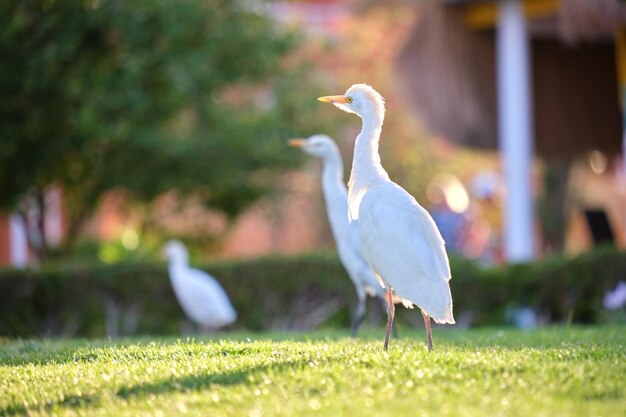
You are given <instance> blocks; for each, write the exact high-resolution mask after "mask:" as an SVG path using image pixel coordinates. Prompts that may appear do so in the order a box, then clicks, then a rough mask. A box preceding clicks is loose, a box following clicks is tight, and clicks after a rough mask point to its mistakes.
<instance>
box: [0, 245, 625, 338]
mask: <svg viewBox="0 0 626 417" xmlns="http://www.w3.org/2000/svg"><path fill="white" fill-rule="evenodd" d="M451 263H452V276H453V278H452V281H451V285H452V295H453V298H454V310H455V316H456V317H457V320H458V321H465V322H469V323H471V324H473V325H482V324H502V323H504V322H506V317H505V316H506V315H505V312H506V310H507V309H508V308H510V307H515V306H530V307H532V308H534V309H535V310H537V311H539V312H540V314H541V315H542V316H544V317H546V318H548V319H549V320H550V321H552V322H565V321H568V320H572V321H575V322H581V323H593V322H598V321H600V320H601V318H602V316H603V311H602V297H603V295H604V293H605V292H606V291H607V290H609V289H611V288H613V287H614V286H615V284H616V283H617V281H618V280H619V279H625V278H626V253H624V252H619V251H615V250H614V249H603V250H596V251H593V252H589V253H586V254H583V255H580V256H577V257H574V258H564V257H554V258H548V259H545V260H542V261H539V262H535V263H530V264H516V265H510V266H507V267H502V268H497V269H483V268H481V267H479V266H478V265H477V264H476V263H475V262H472V261H469V260H467V259H461V258H453V259H452V260H451ZM201 267H202V268H203V269H205V270H207V271H209V272H210V273H211V274H213V275H214V276H215V277H217V278H218V280H219V281H220V283H221V284H222V285H223V287H224V288H225V290H226V291H227V292H228V294H229V295H230V297H231V299H232V301H233V304H234V305H235V308H236V309H237V311H238V313H239V319H238V321H237V323H236V325H235V327H238V328H245V329H251V330H263V329H269V328H283V329H284V328H298V327H299V326H302V323H303V322H306V320H304V319H306V315H307V314H308V312H309V311H310V310H311V309H313V308H316V306H319V305H322V304H324V303H327V304H328V305H329V306H330V307H329V311H330V312H331V313H332V314H330V313H329V314H330V317H329V318H328V319H327V320H326V322H325V325H328V326H348V325H349V322H350V316H351V312H352V308H353V307H354V302H355V301H354V299H355V295H354V289H353V287H352V284H351V282H350V281H349V279H348V278H347V276H346V274H345V272H344V270H343V268H342V266H341V264H340V263H339V260H338V258H337V257H335V256H331V255H307V256H299V257H280V258H278V257H272V258H262V259H257V260H247V261H237V262H215V263H211V264H206V265H202V266H201ZM329 300H331V301H333V303H329ZM372 303H375V301H372ZM372 303H371V304H370V306H371V305H372ZM403 310H404V309H401V308H399V309H398V312H399V316H398V317H399V320H400V321H401V322H409V323H419V320H421V318H419V315H418V314H415V312H411V311H410V310H409V311H403ZM107 317H108V319H107ZM418 319H419V320H418ZM183 320H184V317H183V314H182V311H181V310H180V308H179V307H178V304H177V303H176V299H175V298H174V294H173V292H172V289H171V287H170V283H169V280H168V276H167V268H166V266H165V265H164V264H156V263H123V264H117V265H96V266H94V265H49V266H46V267H44V268H43V269H41V270H34V269H28V270H14V269H3V270H0V335H3V336H10V337H31V336H41V335H62V336H76V335H80V336H103V335H106V334H111V333H114V334H120V335H122V334H129V333H139V334H167V333H176V332H179V331H180V325H181V322H182V321H183ZM112 326H113V327H112Z"/></svg>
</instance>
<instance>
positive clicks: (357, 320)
mask: <svg viewBox="0 0 626 417" xmlns="http://www.w3.org/2000/svg"><path fill="white" fill-rule="evenodd" d="M365 296H366V295H365V293H363V294H362V295H361V294H360V293H359V294H358V304H357V306H356V312H355V313H354V321H353V322H352V337H356V336H357V334H358V333H359V327H361V323H363V319H364V318H365V301H366V299H365Z"/></svg>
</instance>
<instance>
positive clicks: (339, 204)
mask: <svg viewBox="0 0 626 417" xmlns="http://www.w3.org/2000/svg"><path fill="white" fill-rule="evenodd" d="M323 164H324V165H323V169H322V191H323V193H324V200H325V203H326V211H327V213H328V221H329V223H330V228H331V230H332V232H333V236H334V237H335V240H337V239H338V237H339V236H342V234H343V233H344V230H345V229H347V228H348V222H347V221H346V216H347V213H348V192H347V189H346V185H345V183H344V182H343V161H342V160H341V156H340V155H336V156H335V157H334V158H328V159H326V160H324V161H323Z"/></svg>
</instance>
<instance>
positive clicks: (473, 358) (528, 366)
mask: <svg viewBox="0 0 626 417" xmlns="http://www.w3.org/2000/svg"><path fill="white" fill-rule="evenodd" d="M624 330H625V329H624V327H595V328H558V327H555V328H549V329H543V330H538V331H532V332H522V331H514V330H506V331H502V330H498V329H483V330H478V331H476V330H470V331H459V330H455V331H443V330H440V329H435V350H434V351H433V352H430V353H429V352H427V351H426V349H425V346H424V341H423V340H424V335H423V332H422V331H420V332H417V333H416V332H411V333H409V334H406V333H405V336H404V337H403V338H402V339H400V340H393V341H392V344H391V346H390V349H389V352H388V353H387V352H383V350H382V342H381V340H380V334H376V335H368V337H366V338H365V339H363V338H360V339H349V338H347V337H346V336H347V335H346V334H345V333H343V334H337V333H335V334H332V335H330V336H331V337H328V336H329V335H327V334H323V333H313V334H310V333H305V334H301V335H293V334H292V335H290V336H289V337H288V338H287V340H283V339H284V338H285V337H284V335H280V334H279V335H275V334H249V333H248V334H243V333H242V334H228V335H226V334H222V335H218V336H216V337H215V338H214V339H205V338H202V339H192V340H186V341H180V340H173V339H169V340H168V339H166V340H162V339H156V340H154V339H153V340H147V339H143V340H136V339H130V340H122V341H114V342H111V341H90V342H87V341H80V340H69V341H68V340H64V341H41V342H32V341H15V342H8V343H5V344H4V345H2V346H0V390H1V391H2V393H3V395H2V396H0V414H2V415H26V414H27V415H57V416H74V415H115V416H136V415H148V414H150V415H167V416H178V415H185V416H188V415H191V416H206V415H207V414H210V415H211V416H216V417H219V416H233V415H242V416H255V415H263V416H266V415H271V416H305V417H306V416H320V415H324V416H347V415H353V416H363V415H375V416H380V417H387V416H390V417H391V416H394V417H395V416H410V415H416V414H419V415H423V416H442V417H446V416H450V417H452V416H510V417H523V416H528V417H530V416H533V417H534V416H553V417H559V416H567V417H579V416H580V417H582V416H585V417H586V416H592V415H593V416H620V415H624V414H625V413H626V387H625V386H624V383H623V382H624V381H623V375H624V374H625V373H626V360H625V359H626V357H625V356H624V348H625V347H626V332H625V331H624ZM379 333H380V332H379ZM372 337H375V338H374V339H372Z"/></svg>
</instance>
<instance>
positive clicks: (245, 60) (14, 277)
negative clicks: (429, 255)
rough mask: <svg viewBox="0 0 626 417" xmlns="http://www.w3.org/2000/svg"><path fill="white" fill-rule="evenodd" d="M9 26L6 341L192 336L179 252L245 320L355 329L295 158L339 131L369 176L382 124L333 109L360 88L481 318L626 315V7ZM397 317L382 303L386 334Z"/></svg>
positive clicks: (108, 19)
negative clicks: (365, 128) (367, 141)
mask: <svg viewBox="0 0 626 417" xmlns="http://www.w3.org/2000/svg"><path fill="white" fill-rule="evenodd" d="M0 14H1V15H2V21H3V22H5V23H4V24H3V25H2V27H1V28H0V52H1V53H2V56H3V57H4V58H3V60H2V62H0V95H1V97H0V98H1V100H0V126H2V127H1V128H0V135H1V137H0V207H1V209H0V210H1V211H0V265H1V266H2V269H1V270H0V294H1V295H0V299H1V300H2V301H1V302H0V305H1V306H2V307H0V317H1V319H0V334H1V335H5V336H38V335H66V336H72V335H86V336H102V335H112V336H118V335H126V334H135V333H172V332H178V331H179V330H180V322H181V321H184V320H185V318H184V315H183V314H182V312H181V310H180V308H179V307H178V306H177V305H176V301H175V298H174V296H173V293H172V291H171V287H170V286H169V282H168V278H167V270H166V268H165V263H164V261H163V259H162V257H161V250H162V247H163V243H164V242H165V241H167V240H168V239H171V238H176V239H179V240H181V241H183V242H185V244H187V246H188V247H189V249H190V251H191V259H192V264H195V265H197V266H200V267H202V268H203V269H206V270H208V271H209V272H211V273H212V274H213V275H214V276H215V277H216V279H217V280H218V281H220V283H221V284H222V285H223V286H224V288H225V290H226V292H227V293H228V294H229V295H230V297H231V299H232V302H233V304H234V306H235V308H236V309H237V310H238V312H239V319H238V321H237V323H236V324H235V325H234V327H236V328H237V327H238V328H242V329H252V330H264V329H289V330H306V329H311V328H316V327H319V326H329V327H347V326H348V324H349V321H350V315H351V311H352V307H353V305H354V303H355V301H354V295H353V292H354V289H353V288H352V286H351V283H350V281H349V280H348V279H347V276H346V274H345V272H344V271H343V269H342V267H341V264H340V263H339V261H338V258H337V256H336V254H335V252H334V242H333V239H332V235H331V233H330V229H329V226H328V221H327V218H326V213H325V207H324V202H323V198H322V193H321V188H320V183H319V172H320V166H319V163H318V162H317V161H313V160H311V159H307V158H306V157H304V156H303V155H302V154H301V152H298V151H297V150H294V149H291V148H288V147H287V146H286V142H287V140H288V139H290V138H293V137H306V136H309V135H311V134H315V133H326V134H329V135H330V136H332V137H333V138H334V139H335V140H336V141H337V143H338V145H339V147H340V149H341V152H342V155H343V157H344V161H345V166H346V168H345V169H346V173H345V179H346V181H347V178H348V175H349V169H350V162H351V157H352V147H353V143H354V138H355V136H356V134H357V133H358V131H359V129H360V121H359V120H358V119H357V118H355V117H354V116H351V115H347V114H343V113H341V112H337V111H336V110H335V109H332V108H329V107H330V106H322V105H319V104H318V103H317V102H316V101H315V98H316V97H318V96H321V95H328V94H341V93H343V92H344V91H345V90H346V89H347V88H348V87H349V86H350V85H351V84H354V83H359V82H365V83H368V84H370V85H372V86H374V87H375V88H376V89H377V90H378V91H379V92H380V93H381V94H382V95H383V96H384V97H385V99H386V103H387V116H386V119H385V125H384V129H383V136H382V140H381V157H382V162H383V165H384V166H385V168H386V169H387V170H388V172H389V174H390V176H391V178H392V179H394V181H396V182H397V183H399V184H400V185H402V186H403V187H404V188H406V189H407V190H408V191H409V192H410V193H411V194H413V195H414V196H415V197H416V198H417V200H418V201H419V202H420V203H421V204H422V205H423V206H424V207H426V208H427V209H428V210H429V211H430V212H431V214H432V215H433V217H434V218H435V221H436V222H437V223H438V225H439V227H440V229H441V232H442V234H443V236H444V239H445V240H446V244H447V249H448V251H449V253H450V254H451V256H452V259H451V262H452V270H453V280H452V282H451V284H452V293H453V297H454V299H455V313H456V315H457V321H458V322H459V323H460V325H461V326H469V325H480V324H500V323H509V324H517V325H520V326H530V327H531V326H535V325H539V324H545V323H554V322H556V323H571V322H583V323H593V322H604V321H615V320H618V321H623V320H624V308H623V304H624V301H621V302H619V301H620V300H619V297H618V299H617V301H618V302H613V303H608V304H607V303H606V302H605V301H606V299H607V297H609V296H613V297H616V296H619V294H617V295H615V294H613V293H612V291H613V290H614V288H616V286H617V285H618V283H619V282H620V281H621V280H626V256H625V255H624V253H623V248H624V246H625V245H626V239H625V230H626V222H625V219H626V166H625V164H624V153H623V149H624V148H623V138H624V123H625V121H626V112H625V111H624V110H623V109H624V107H623V100H624V97H626V5H625V4H624V3H623V2H621V1H619V0H595V1H585V0H482V1H480V0H475V1H474V0H413V1H409V0H396V1H371V0H369V1H366V0H336V1H332V0H318V1H313V0H310V1H261V0H246V1H219V0H188V1H184V2H169V1H165V0H139V1H133V2H125V1H114V0H110V1H107V0H93V1H78V0H76V1H69V2H59V1H54V0H45V1H34V0H26V1H13V0H7V1H4V2H2V4H1V5H0ZM622 298H624V297H622ZM614 299H615V298H612V299H611V300H614ZM382 314H383V313H382V312H381V311H380V307H379V306H378V305H376V303H375V302H372V303H371V305H370V314H369V318H368V323H369V324H370V325H373V326H374V325H378V324H381V323H382V321H381V315H382ZM413 316H415V317H413ZM418 319H419V317H417V315H415V314H413V315H411V314H410V312H409V313H403V314H402V315H401V316H400V323H401V324H404V325H410V326H413V325H419V322H420V321H421V319H419V320H418Z"/></svg>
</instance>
